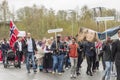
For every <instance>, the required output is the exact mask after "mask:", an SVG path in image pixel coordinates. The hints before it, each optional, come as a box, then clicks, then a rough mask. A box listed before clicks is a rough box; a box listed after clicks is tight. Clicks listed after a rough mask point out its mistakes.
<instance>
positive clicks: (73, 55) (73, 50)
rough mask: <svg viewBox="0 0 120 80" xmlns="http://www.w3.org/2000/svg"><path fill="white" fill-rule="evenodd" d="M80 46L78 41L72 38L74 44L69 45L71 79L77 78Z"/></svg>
mask: <svg viewBox="0 0 120 80" xmlns="http://www.w3.org/2000/svg"><path fill="white" fill-rule="evenodd" d="M77 50H78V44H77V43H76V39H75V38H72V44H70V45H69V57H70V62H71V76H70V77H71V78H76V70H77V61H78V52H77Z"/></svg>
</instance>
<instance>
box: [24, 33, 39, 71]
mask: <svg viewBox="0 0 120 80" xmlns="http://www.w3.org/2000/svg"><path fill="white" fill-rule="evenodd" d="M26 45H27V60H26V68H27V71H28V73H30V63H29V61H30V60H32V67H33V71H34V72H35V73H36V72H37V71H36V66H35V59H34V58H35V56H34V55H35V53H36V51H37V47H36V43H35V40H34V39H33V38H32V37H31V34H30V33H27V39H26Z"/></svg>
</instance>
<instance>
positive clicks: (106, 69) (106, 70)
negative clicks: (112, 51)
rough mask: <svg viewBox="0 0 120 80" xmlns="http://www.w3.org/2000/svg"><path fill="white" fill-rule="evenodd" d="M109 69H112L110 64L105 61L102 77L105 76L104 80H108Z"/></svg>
mask: <svg viewBox="0 0 120 80" xmlns="http://www.w3.org/2000/svg"><path fill="white" fill-rule="evenodd" d="M111 68H112V62H111V61H105V73H104V75H103V76H104V77H106V76H107V79H106V80H110V73H111Z"/></svg>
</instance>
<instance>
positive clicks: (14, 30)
mask: <svg viewBox="0 0 120 80" xmlns="http://www.w3.org/2000/svg"><path fill="white" fill-rule="evenodd" d="M18 33H19V30H18V29H17V27H16V26H15V24H14V23H13V21H10V40H9V44H10V47H11V48H12V49H14V43H15V42H16V40H17V35H18Z"/></svg>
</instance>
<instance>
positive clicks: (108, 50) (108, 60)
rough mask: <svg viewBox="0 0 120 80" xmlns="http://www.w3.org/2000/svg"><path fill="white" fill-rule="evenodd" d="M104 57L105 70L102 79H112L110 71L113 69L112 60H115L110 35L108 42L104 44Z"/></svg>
mask: <svg viewBox="0 0 120 80" xmlns="http://www.w3.org/2000/svg"><path fill="white" fill-rule="evenodd" d="M103 51H104V54H103V59H104V62H105V71H104V74H103V77H102V80H105V78H106V80H110V73H111V69H112V62H113V58H112V40H111V39H110V37H107V41H106V43H105V44H104V45H103Z"/></svg>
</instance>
